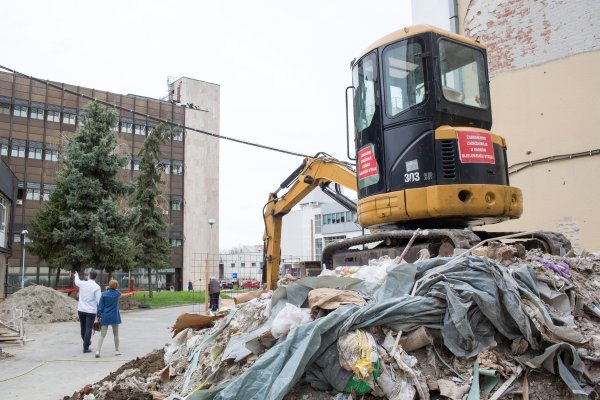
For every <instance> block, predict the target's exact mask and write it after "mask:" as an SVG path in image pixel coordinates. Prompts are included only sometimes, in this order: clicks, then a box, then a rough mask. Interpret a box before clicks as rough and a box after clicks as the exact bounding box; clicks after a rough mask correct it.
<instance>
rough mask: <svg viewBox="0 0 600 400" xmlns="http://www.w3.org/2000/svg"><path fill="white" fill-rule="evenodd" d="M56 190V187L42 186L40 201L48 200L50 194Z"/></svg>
mask: <svg viewBox="0 0 600 400" xmlns="http://www.w3.org/2000/svg"><path fill="white" fill-rule="evenodd" d="M55 190H56V185H49V184H44V191H43V192H42V200H44V201H48V200H50V193H52V192H54V191H55Z"/></svg>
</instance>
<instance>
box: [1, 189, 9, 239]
mask: <svg viewBox="0 0 600 400" xmlns="http://www.w3.org/2000/svg"><path fill="white" fill-rule="evenodd" d="M6 203H7V201H6V199H5V198H4V197H2V196H0V247H4V248H7V247H8V246H7V243H6V238H7V237H6V231H7V229H6V227H7V225H8V224H7V222H8V212H7V207H6Z"/></svg>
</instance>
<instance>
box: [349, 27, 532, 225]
mask: <svg viewBox="0 0 600 400" xmlns="http://www.w3.org/2000/svg"><path fill="white" fill-rule="evenodd" d="M352 83H353V88H354V96H353V97H354V98H353V100H354V102H353V109H354V130H355V132H354V144H355V148H356V164H357V184H358V200H359V201H358V220H359V223H360V224H361V225H362V226H364V227H376V228H383V229H399V228H406V229H410V228H412V227H417V226H418V227H438V226H444V227H465V226H473V225H482V224H486V223H497V222H500V221H503V220H506V219H510V218H518V217H519V216H520V215H521V212H522V197H521V192H520V190H519V189H516V188H513V187H510V186H509V181H508V169H507V163H506V145H505V142H504V139H503V138H502V137H500V136H498V135H495V134H492V133H490V132H489V129H490V128H491V126H492V110H491V104H490V94H489V85H488V72H487V63H486V51H485V48H484V47H483V46H482V45H481V44H479V43H477V42H475V41H473V40H470V39H468V38H465V37H462V36H459V35H456V34H452V33H450V32H446V31H443V30H440V29H437V28H434V27H431V26H427V25H418V26H415V27H411V28H404V29H401V30H399V31H396V32H394V33H392V34H390V35H388V36H386V37H384V38H382V39H381V40H379V41H377V42H375V43H374V44H373V45H371V46H370V47H369V48H368V49H367V50H366V51H365V52H364V53H363V55H362V56H361V57H360V58H359V59H358V60H357V61H355V62H353V63H352Z"/></svg>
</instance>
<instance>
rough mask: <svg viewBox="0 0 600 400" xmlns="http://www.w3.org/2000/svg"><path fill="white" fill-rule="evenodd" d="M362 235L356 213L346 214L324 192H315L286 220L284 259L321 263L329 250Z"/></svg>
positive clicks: (284, 221) (283, 230)
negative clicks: (325, 249)
mask: <svg viewBox="0 0 600 400" xmlns="http://www.w3.org/2000/svg"><path fill="white" fill-rule="evenodd" d="M367 232H368V231H367ZM362 234H363V231H362V228H361V226H360V225H358V222H356V212H350V211H348V210H346V209H345V208H344V207H343V206H341V205H340V204H338V203H336V202H335V201H334V200H332V199H331V198H330V197H329V196H327V195H326V194H325V193H323V192H322V191H321V190H314V191H313V192H312V193H311V194H310V195H308V196H307V197H306V198H305V199H304V200H303V201H302V202H301V203H300V204H299V205H298V206H297V207H296V208H295V209H293V210H292V211H291V212H290V213H289V214H287V215H285V216H284V217H283V227H282V234H281V254H282V256H281V257H282V259H283V260H285V259H287V260H292V259H294V258H297V261H298V262H300V261H311V260H314V261H320V260H321V254H322V252H323V248H324V247H325V246H327V245H329V244H331V243H334V242H337V241H339V240H343V239H346V238H351V237H356V236H360V235H362ZM288 263H289V264H293V262H292V261H289V262H288Z"/></svg>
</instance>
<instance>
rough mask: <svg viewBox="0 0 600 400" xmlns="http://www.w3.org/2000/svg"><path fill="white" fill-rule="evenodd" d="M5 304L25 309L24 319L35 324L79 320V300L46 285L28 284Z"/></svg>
mask: <svg viewBox="0 0 600 400" xmlns="http://www.w3.org/2000/svg"><path fill="white" fill-rule="evenodd" d="M3 304H5V305H7V306H15V307H16V308H20V309H23V310H24V320H25V321H26V322H29V323H33V324H42V323H51V322H64V321H78V320H79V317H78V316H77V300H75V299H73V298H71V297H69V296H67V295H66V294H64V293H61V292H59V291H56V290H54V289H52V288H49V287H46V286H39V285H31V286H27V287H25V288H23V289H20V290H19V291H17V292H16V293H14V294H13V295H11V296H10V297H9V298H8V299H7V300H6V301H5V302H4V303H3Z"/></svg>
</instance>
